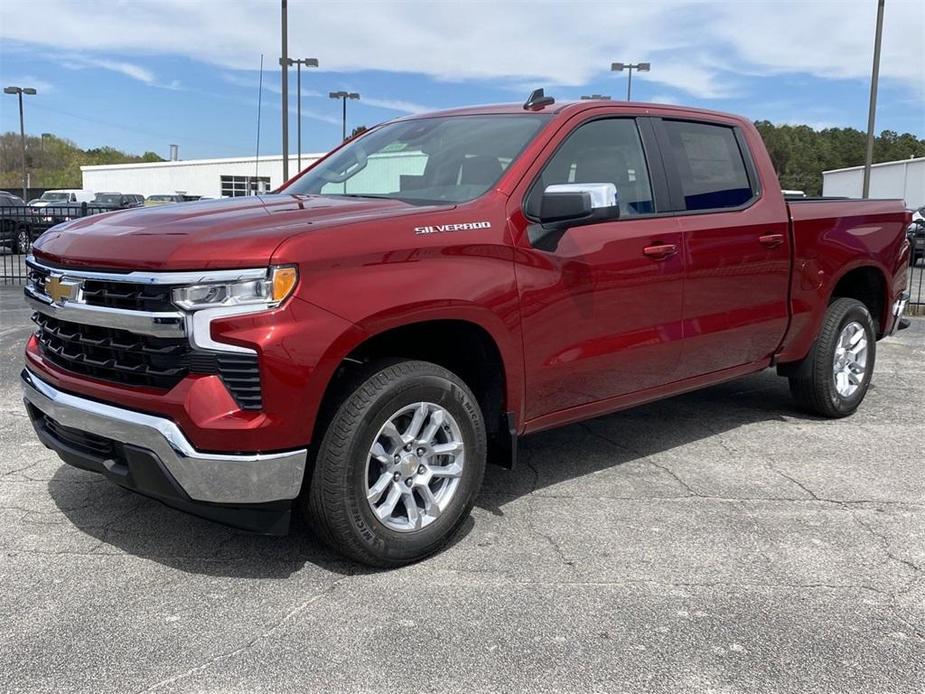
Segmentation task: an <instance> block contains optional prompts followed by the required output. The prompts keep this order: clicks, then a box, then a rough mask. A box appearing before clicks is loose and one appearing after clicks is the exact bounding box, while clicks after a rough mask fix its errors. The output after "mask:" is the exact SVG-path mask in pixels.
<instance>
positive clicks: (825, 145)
mask: <svg viewBox="0 0 925 694" xmlns="http://www.w3.org/2000/svg"><path fill="white" fill-rule="evenodd" d="M755 125H756V126H757V128H758V132H760V133H761V137H762V138H764V144H765V147H767V148H768V154H770V155H771V161H772V162H773V164H774V169H775V170H776V171H777V177H778V178H779V179H780V185H781V187H782V188H784V189H785V190H802V191H804V192H805V193H806V194H807V195H822V172H823V171H829V170H831V169H843V168H846V167H849V166H860V165H862V164H863V163H864V158H865V153H866V150H867V134H866V133H863V132H861V131H860V130H855V129H854V128H825V129H823V130H813V129H812V128H811V127H809V126H808V125H774V124H773V123H771V122H769V121H766V120H760V121H757V122H756V123H755ZM910 157H925V140H922V139H920V138H918V137H916V136H915V135H912V134H911V133H903V134H902V135H900V134H899V133H897V132H895V131H893V130H884V131H883V132H881V133H880V135H879V137H876V138H875V139H874V163H878V162H884V161H896V160H899V159H909V158H910Z"/></svg>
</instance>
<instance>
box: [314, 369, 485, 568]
mask: <svg viewBox="0 0 925 694" xmlns="http://www.w3.org/2000/svg"><path fill="white" fill-rule="evenodd" d="M416 402H431V403H434V404H437V405H440V406H441V407H443V408H445V409H446V410H448V411H449V412H450V414H452V415H453V417H454V419H455V420H456V422H457V424H458V426H459V429H460V433H461V434H462V439H463V444H464V445H465V452H466V456H465V462H464V465H463V475H462V477H461V478H460V480H459V485H458V487H457V489H456V493H455V494H454V496H453V498H452V500H451V501H450V504H449V505H448V506H447V508H446V509H445V510H444V511H443V513H441V515H440V517H439V518H437V519H436V520H435V521H433V522H432V523H430V524H429V525H427V526H426V527H424V528H422V529H421V530H418V531H414V532H398V531H395V530H392V529H390V528H388V527H387V526H385V525H384V524H383V523H382V522H380V521H379V519H378V518H377V517H376V516H375V514H374V513H373V511H372V509H371V508H370V506H369V503H368V502H367V501H366V492H367V486H366V483H367V480H366V463H367V458H368V455H369V449H370V447H371V446H372V444H373V442H374V440H375V437H376V435H377V434H378V433H379V430H380V429H381V427H382V426H383V424H385V422H386V420H387V419H388V418H390V417H391V416H392V415H394V414H395V413H396V412H397V411H399V410H400V409H402V408H403V407H406V406H407V405H411V404H414V403H416ZM341 412H342V411H339V412H338V415H336V416H340V415H341ZM333 429H336V427H332V428H331V430H333ZM329 431H330V430H329ZM486 447H487V444H486V435H485V427H484V423H483V421H482V414H481V410H480V409H479V407H478V404H477V403H476V402H475V399H474V397H473V396H472V395H471V393H469V392H468V390H467V389H465V388H464V387H462V386H461V385H460V384H458V383H456V382H454V381H453V380H452V379H450V378H446V377H444V376H441V375H439V374H436V373H428V374H420V375H416V376H413V377H406V378H404V379H401V380H399V381H398V382H396V383H395V384H393V385H390V386H388V387H386V388H385V389H383V390H382V391H381V392H379V393H378V394H377V396H376V397H375V398H373V400H372V402H371V403H369V405H368V407H367V408H366V409H365V411H364V412H363V415H362V419H361V423H360V424H359V426H357V427H356V428H355V431H354V435H353V437H352V439H351V441H350V443H349V445H348V447H347V455H346V460H344V461H343V469H342V474H343V477H342V489H343V490H344V492H345V493H344V495H343V498H342V503H343V504H344V507H345V510H346V513H347V516H348V519H349V527H350V530H351V532H352V534H353V535H354V537H355V538H356V540H357V541H358V542H359V543H360V544H361V545H362V546H363V547H364V549H365V550H366V551H368V552H370V553H372V554H373V555H375V556H376V557H379V558H382V559H384V560H390V561H398V562H401V561H408V560H413V559H415V558H419V557H423V556H426V555H427V554H429V553H431V552H433V551H435V550H436V549H438V548H439V547H440V545H441V544H443V542H445V540H446V538H447V537H448V536H449V535H451V534H452V533H453V532H454V531H455V530H456V528H457V527H458V526H459V524H460V523H461V522H462V521H463V520H464V519H465V517H466V515H467V514H468V512H469V510H470V509H471V506H472V502H473V500H474V497H475V494H476V493H477V492H478V489H479V487H480V486H481V482H482V476H483V474H484V468H485V451H486Z"/></svg>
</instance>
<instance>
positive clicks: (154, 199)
mask: <svg viewBox="0 0 925 694" xmlns="http://www.w3.org/2000/svg"><path fill="white" fill-rule="evenodd" d="M177 202H184V200H183V196H182V195H149V196H148V197H146V198H145V207H156V206H157V205H172V204H174V203H177Z"/></svg>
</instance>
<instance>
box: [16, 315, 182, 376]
mask: <svg viewBox="0 0 925 694" xmlns="http://www.w3.org/2000/svg"><path fill="white" fill-rule="evenodd" d="M33 320H34V321H35V323H36V325H38V326H39V330H38V339H39V342H40V343H41V345H42V349H43V351H44V353H45V356H46V357H47V358H48V360H49V361H51V362H52V363H53V364H55V365H56V366H60V367H61V368H62V369H67V370H68V371H74V372H76V373H79V374H84V375H86V376H91V377H92V378H99V379H102V380H105V381H116V382H118V383H125V384H127V385H132V386H148V387H151V388H163V389H169V388H173V387H174V386H175V385H176V384H177V383H179V382H180V380H181V379H182V378H183V377H184V376H186V374H187V372H188V370H189V359H188V353H189V352H190V351H191V350H190V345H189V342H188V341H187V340H186V339H184V338H162V337H149V336H147V335H136V334H135V333H130V332H128V331H127V330H117V329H114V328H99V327H96V326H93V325H81V324H79V323H70V322H68V321H63V320H59V319H57V318H52V317H50V316H45V315H42V314H40V313H36V314H35V315H34V316H33Z"/></svg>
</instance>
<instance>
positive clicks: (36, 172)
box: [0, 132, 164, 188]
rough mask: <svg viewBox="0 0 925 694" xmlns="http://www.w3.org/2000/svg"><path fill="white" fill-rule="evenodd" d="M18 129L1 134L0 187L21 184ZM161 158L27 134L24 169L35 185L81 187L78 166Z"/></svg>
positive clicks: (37, 186) (38, 186)
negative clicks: (84, 147) (83, 145)
mask: <svg viewBox="0 0 925 694" xmlns="http://www.w3.org/2000/svg"><path fill="white" fill-rule="evenodd" d="M21 147H22V145H21V142H20V137H19V133H15V132H8V133H4V134H2V135H0V187H2V188H19V186H21V185H22V167H21V164H20V156H21V152H22V149H21ZM150 161H164V160H163V159H162V158H161V157H159V156H158V155H157V154H155V153H154V152H145V153H144V154H142V155H141V156H137V155H134V154H126V153H125V152H122V151H120V150H118V149H116V148H114V147H96V148H92V149H87V150H84V149H81V148H80V147H78V146H77V145H76V144H74V143H73V142H71V141H70V140H65V139H63V138H60V137H56V136H54V135H49V136H47V137H32V136H31V135H30V136H27V137H26V171H27V172H28V173H29V174H30V177H31V180H32V186H33V187H35V188H80V186H81V175H80V167H81V166H89V165H93V164H129V163H135V162H150Z"/></svg>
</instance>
